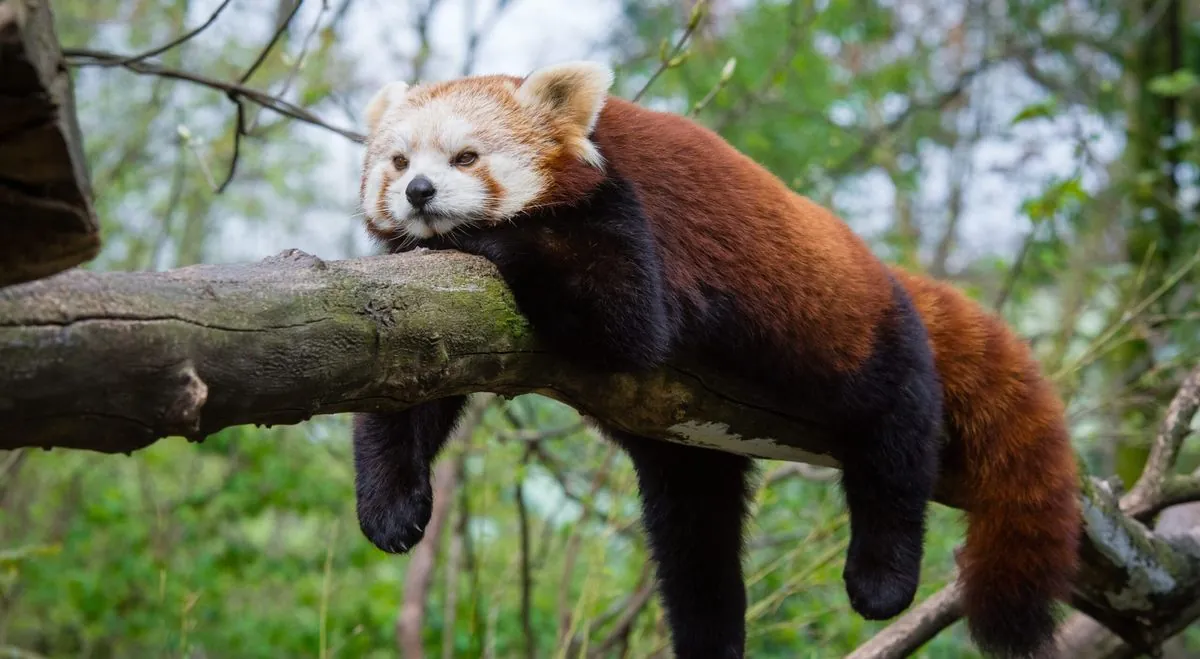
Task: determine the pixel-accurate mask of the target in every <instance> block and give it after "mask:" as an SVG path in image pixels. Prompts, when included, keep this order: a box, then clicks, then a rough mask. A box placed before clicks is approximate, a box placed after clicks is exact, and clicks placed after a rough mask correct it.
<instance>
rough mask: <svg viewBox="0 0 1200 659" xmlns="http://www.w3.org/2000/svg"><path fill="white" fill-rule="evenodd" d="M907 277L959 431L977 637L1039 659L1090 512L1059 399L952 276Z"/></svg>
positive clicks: (952, 466) (955, 457)
mask: <svg viewBox="0 0 1200 659" xmlns="http://www.w3.org/2000/svg"><path fill="white" fill-rule="evenodd" d="M900 279H901V281H902V282H904V284H905V287H906V288H907V289H908V291H909V293H910V294H911V295H912V297H913V301H914V302H915V304H916V306H917V309H918V312H919V313H920V314H921V317H922V320H924V321H925V324H926V326H927V327H928V329H929V334H930V340H931V342H932V344H933V348H934V355H935V359H936V361H937V367H938V372H939V375H940V376H941V378H942V385H943V389H944V397H945V404H946V422H947V423H946V425H947V430H948V433H949V435H950V437H951V443H950V446H949V449H948V451H947V454H946V455H945V456H944V457H943V467H944V469H945V473H946V474H947V477H948V478H949V479H951V480H952V481H953V482H951V483H943V484H942V486H943V487H946V488H947V489H949V490H951V491H952V495H951V498H952V499H954V500H955V502H956V503H957V504H959V505H961V506H962V507H963V508H964V509H965V510H966V511H967V538H966V543H965V547H964V549H963V552H962V554H961V556H960V557H959V563H960V567H961V571H960V581H961V583H962V587H963V598H964V599H963V608H964V613H965V614H966V618H967V624H968V627H969V628H970V631H971V636H972V637H973V639H974V640H975V643H976V644H977V645H978V646H979V647H980V649H981V650H983V651H984V652H986V653H988V654H989V655H992V656H997V657H1005V658H1014V659H1015V658H1017V657H1022V658H1024V657H1033V656H1037V655H1038V654H1039V653H1040V652H1041V651H1043V650H1045V649H1048V648H1049V647H1050V644H1051V643H1053V640H1054V629H1055V626H1056V615H1055V608H1056V605H1055V600H1056V599H1062V598H1065V597H1067V596H1068V595H1069V593H1070V588H1071V581H1072V579H1073V577H1074V573H1075V569H1076V565H1077V561H1078V542H1079V535H1080V526H1081V521H1082V520H1081V514H1080V509H1079V500H1078V480H1077V476H1076V474H1077V472H1076V465H1075V454H1074V451H1073V450H1072V448H1071V443H1070V438H1069V436H1068V434H1067V428H1066V418H1065V413H1064V409H1063V405H1062V402H1061V401H1060V399H1059V397H1058V395H1057V394H1056V393H1055V391H1054V388H1053V386H1052V385H1051V383H1050V382H1049V381H1048V380H1046V379H1045V378H1044V377H1043V376H1042V374H1041V372H1040V369H1039V367H1038V364H1037V361H1036V360H1035V359H1034V356H1033V354H1032V352H1031V351H1030V350H1029V348H1028V347H1027V346H1026V345H1025V343H1024V342H1023V341H1021V340H1020V338H1018V337H1017V336H1016V335H1015V334H1014V333H1013V332H1012V331H1011V330H1009V329H1008V327H1006V326H1005V325H1004V323H1003V322H1002V321H1001V320H1000V319H999V318H996V317H995V316H993V315H991V314H989V313H987V312H986V311H985V310H984V309H983V308H981V307H980V306H979V305H977V304H976V303H974V302H973V301H971V300H970V299H968V298H967V297H966V296H965V295H963V294H962V293H960V292H958V291H957V290H955V289H954V288H952V287H950V286H947V285H945V284H940V283H938V282H934V281H931V280H929V279H925V278H922V277H916V276H914V275H908V274H905V275H901V276H900Z"/></svg>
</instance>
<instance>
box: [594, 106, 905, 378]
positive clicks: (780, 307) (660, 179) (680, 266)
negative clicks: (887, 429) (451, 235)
mask: <svg viewBox="0 0 1200 659" xmlns="http://www.w3.org/2000/svg"><path fill="white" fill-rule="evenodd" d="M648 136H652V138H648ZM594 139H595V140H596V142H597V144H599V146H600V152H601V153H602V154H620V161H619V162H613V163H612V166H614V167H616V168H617V170H618V171H619V173H620V174H621V175H622V176H625V177H627V178H629V179H630V180H632V181H634V182H635V183H636V184H637V186H638V188H639V190H640V192H641V195H640V196H641V199H642V202H643V204H644V206H645V207H646V212H647V215H648V216H649V217H650V218H651V220H652V223H653V224H654V226H655V230H656V232H657V233H658V234H659V235H658V236H657V237H658V239H659V241H660V244H661V245H662V246H663V249H664V252H665V253H664V255H663V260H664V262H665V263H666V265H667V268H668V272H667V277H668V279H669V280H670V281H671V283H672V285H673V286H675V287H677V288H678V289H679V290H682V291H695V292H696V299H699V295H698V291H699V286H700V284H701V281H702V280H707V283H709V284H711V283H712V280H713V277H711V276H709V277H704V276H703V275H702V273H712V272H720V273H721V276H720V278H719V280H720V281H721V282H722V283H723V285H724V286H725V287H726V288H727V290H728V291H730V292H733V293H736V294H737V295H738V296H739V297H740V298H742V299H746V298H749V301H748V304H747V305H746V306H748V307H751V308H759V309H769V310H772V311H771V312H769V317H768V318H766V319H760V320H766V321H767V322H768V323H769V324H770V331H773V332H775V333H777V335H778V336H780V337H785V338H786V339H787V340H788V343H790V344H791V345H793V346H795V347H796V350H797V352H798V353H799V354H798V355H797V358H798V359H800V360H809V361H811V360H817V361H820V362H822V363H825V364H829V365H832V366H834V367H835V368H837V369H838V370H842V371H846V370H853V369H854V368H856V367H857V366H858V365H859V364H861V363H862V361H863V360H865V359H866V358H867V357H868V356H869V355H870V354H871V350H872V347H873V345H874V338H875V337H874V332H873V330H872V328H874V327H876V326H877V325H879V323H880V319H881V317H882V315H883V314H884V313H886V312H887V311H888V310H889V309H890V308H891V307H892V293H891V284H890V282H889V280H888V272H887V269H886V268H885V267H884V266H883V265H882V264H880V263H879V261H878V260H877V259H876V258H875V257H874V256H873V255H872V254H871V251H870V249H869V248H868V246H867V244H866V243H865V242H864V241H863V240H862V239H861V238H859V237H858V236H857V235H856V234H855V233H854V232H853V231H851V230H850V228H849V227H848V226H847V225H846V224H845V223H844V222H842V221H841V220H839V219H838V218H837V217H836V216H834V215H833V214H832V213H831V212H829V211H828V210H826V209H824V208H822V207H820V206H818V205H817V204H815V203H813V202H811V201H809V200H808V199H806V198H804V197H801V196H799V195H796V194H794V193H793V192H792V191H791V190H789V189H788V188H787V187H786V186H785V185H784V184H783V183H782V182H781V181H779V180H778V179H777V178H776V177H774V176H773V175H771V174H770V173H769V172H767V171H766V170H765V169H764V168H762V167H761V166H760V165H758V164H757V163H756V162H754V161H753V160H751V159H750V158H748V157H746V156H744V155H742V154H741V153H739V152H738V151H737V150H735V149H734V148H733V147H731V146H729V145H728V144H727V143H726V142H725V141H724V140H722V139H721V138H720V137H719V136H718V135H717V134H716V133H713V132H711V131H708V130H705V129H701V130H697V128H696V126H695V124H692V123H691V122H688V121H687V120H685V119H683V118H682V117H679V116H676V115H672V114H666V113H658V112H651V111H649V110H646V109H644V108H641V107H639V106H637V105H634V104H632V103H629V102H627V101H623V100H620V99H610V100H609V101H608V104H607V105H606V106H605V109H604V111H603V114H602V115H601V119H600V122H599V124H598V126H597V130H596V134H595V137H594ZM663 153H670V154H672V157H671V158H670V159H663V158H662V157H661V154H663ZM647 163H652V164H649V165H648V164H647ZM730 190H733V191H736V193H735V194H727V193H726V191H730ZM718 195H719V196H718ZM680 209H687V211H688V214H687V215H686V216H684V217H680V216H679V210H680ZM749 217H753V218H754V221H746V218H749ZM747 246H754V249H755V250H756V251H757V254H756V255H755V258H753V259H747V258H745V253H746V249H747ZM809 319H811V321H810V320H809ZM818 319H819V320H818Z"/></svg>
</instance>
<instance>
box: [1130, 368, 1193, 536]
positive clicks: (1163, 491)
mask: <svg viewBox="0 0 1200 659" xmlns="http://www.w3.org/2000/svg"><path fill="white" fill-rule="evenodd" d="M1197 410H1200V366H1196V367H1195V368H1193V369H1192V371H1191V372H1190V373H1189V374H1188V375H1187V377H1185V378H1184V380H1183V383H1182V384H1181V385H1180V386H1179V391H1178V392H1177V393H1176V394H1175V398H1174V399H1173V400H1172V401H1171V404H1170V406H1168V407H1167V413H1166V415H1165V416H1164V417H1163V420H1162V423H1161V424H1160V425H1159V428H1158V434H1157V435H1156V436H1155V438H1154V444H1153V446H1152V447H1151V449H1150V457H1149V458H1147V460H1146V466H1145V467H1144V468H1143V469H1142V475H1141V477H1140V478H1138V481H1137V483H1136V484H1134V486H1133V488H1132V489H1130V490H1129V492H1128V493H1127V494H1126V495H1125V496H1123V497H1121V510H1122V511H1123V512H1125V513H1127V514H1130V515H1133V516H1134V517H1136V518H1144V517H1147V516H1149V514H1152V513H1151V511H1155V510H1157V509H1161V508H1162V506H1163V503H1164V500H1165V499H1166V498H1173V499H1178V498H1179V496H1180V495H1181V494H1185V493H1186V494H1188V495H1189V496H1190V494H1191V487H1192V485H1193V484H1192V483H1191V482H1190V481H1192V480H1193V479H1188V478H1186V477H1182V476H1172V475H1171V470H1172V469H1174V468H1175V460H1176V458H1178V457H1179V448H1180V445H1181V444H1182V443H1183V438H1184V437H1186V436H1187V435H1188V431H1189V428H1190V426H1191V422H1192V417H1194V416H1195V415H1196V412H1197ZM1168 494H1172V495H1174V496H1171V497H1167V496H1165V495H1168ZM1174 503H1178V501H1177V500H1176V501H1174Z"/></svg>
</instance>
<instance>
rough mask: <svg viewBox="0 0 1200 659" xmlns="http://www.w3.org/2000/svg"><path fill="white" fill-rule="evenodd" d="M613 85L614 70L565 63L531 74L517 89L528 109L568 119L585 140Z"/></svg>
mask: <svg viewBox="0 0 1200 659" xmlns="http://www.w3.org/2000/svg"><path fill="white" fill-rule="evenodd" d="M612 83H613V73H612V69H610V68H608V67H607V66H605V65H603V64H600V63H598V62H585V61H578V62H565V63H563V64H555V65H552V66H547V67H544V68H541V69H538V70H536V71H534V72H533V73H530V74H529V76H528V77H526V78H525V80H524V81H522V82H521V86H520V88H518V89H517V100H518V101H520V102H521V104H522V105H525V106H527V107H530V108H534V109H538V110H542V111H545V112H549V113H550V114H552V115H554V116H558V117H565V118H566V119H568V120H569V121H570V122H571V123H573V124H575V125H576V126H578V127H579V128H581V129H582V130H583V134H584V135H585V136H586V135H588V134H589V133H591V132H592V128H593V127H594V126H595V125H596V119H597V118H598V117H599V116H600V110H601V108H603V107H604V101H605V100H606V99H607V98H608V88H609V87H611V86H612Z"/></svg>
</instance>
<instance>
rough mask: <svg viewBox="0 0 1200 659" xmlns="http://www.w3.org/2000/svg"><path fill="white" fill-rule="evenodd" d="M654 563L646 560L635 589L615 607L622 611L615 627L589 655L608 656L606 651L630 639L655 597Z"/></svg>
mask: <svg viewBox="0 0 1200 659" xmlns="http://www.w3.org/2000/svg"><path fill="white" fill-rule="evenodd" d="M653 565H654V564H653V563H651V562H650V561H647V562H646V566H645V568H644V569H643V570H642V574H641V576H640V577H638V583H637V586H636V587H635V590H634V591H633V592H632V593H630V595H629V597H628V598H627V599H626V600H625V601H624V602H623V603H622V605H621V607H620V608H619V609H615V610H618V611H620V616H619V617H618V618H617V620H616V622H615V623H614V624H613V628H612V629H611V630H609V632H608V635H607V636H605V637H604V638H603V639H601V640H600V642H599V643H597V644H596V647H595V649H593V650H592V651H591V652H589V653H588V656H589V657H604V656H607V654H606V653H607V652H609V651H610V650H612V649H613V648H614V647H616V646H617V645H618V644H622V643H627V642H628V641H629V634H630V632H632V631H633V625H634V624H635V623H637V619H638V617H639V616H641V615H642V611H644V610H645V609H646V605H647V604H649V603H650V600H652V599H653V598H654V586H655V580H654V570H653V567H652V566H653Z"/></svg>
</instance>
